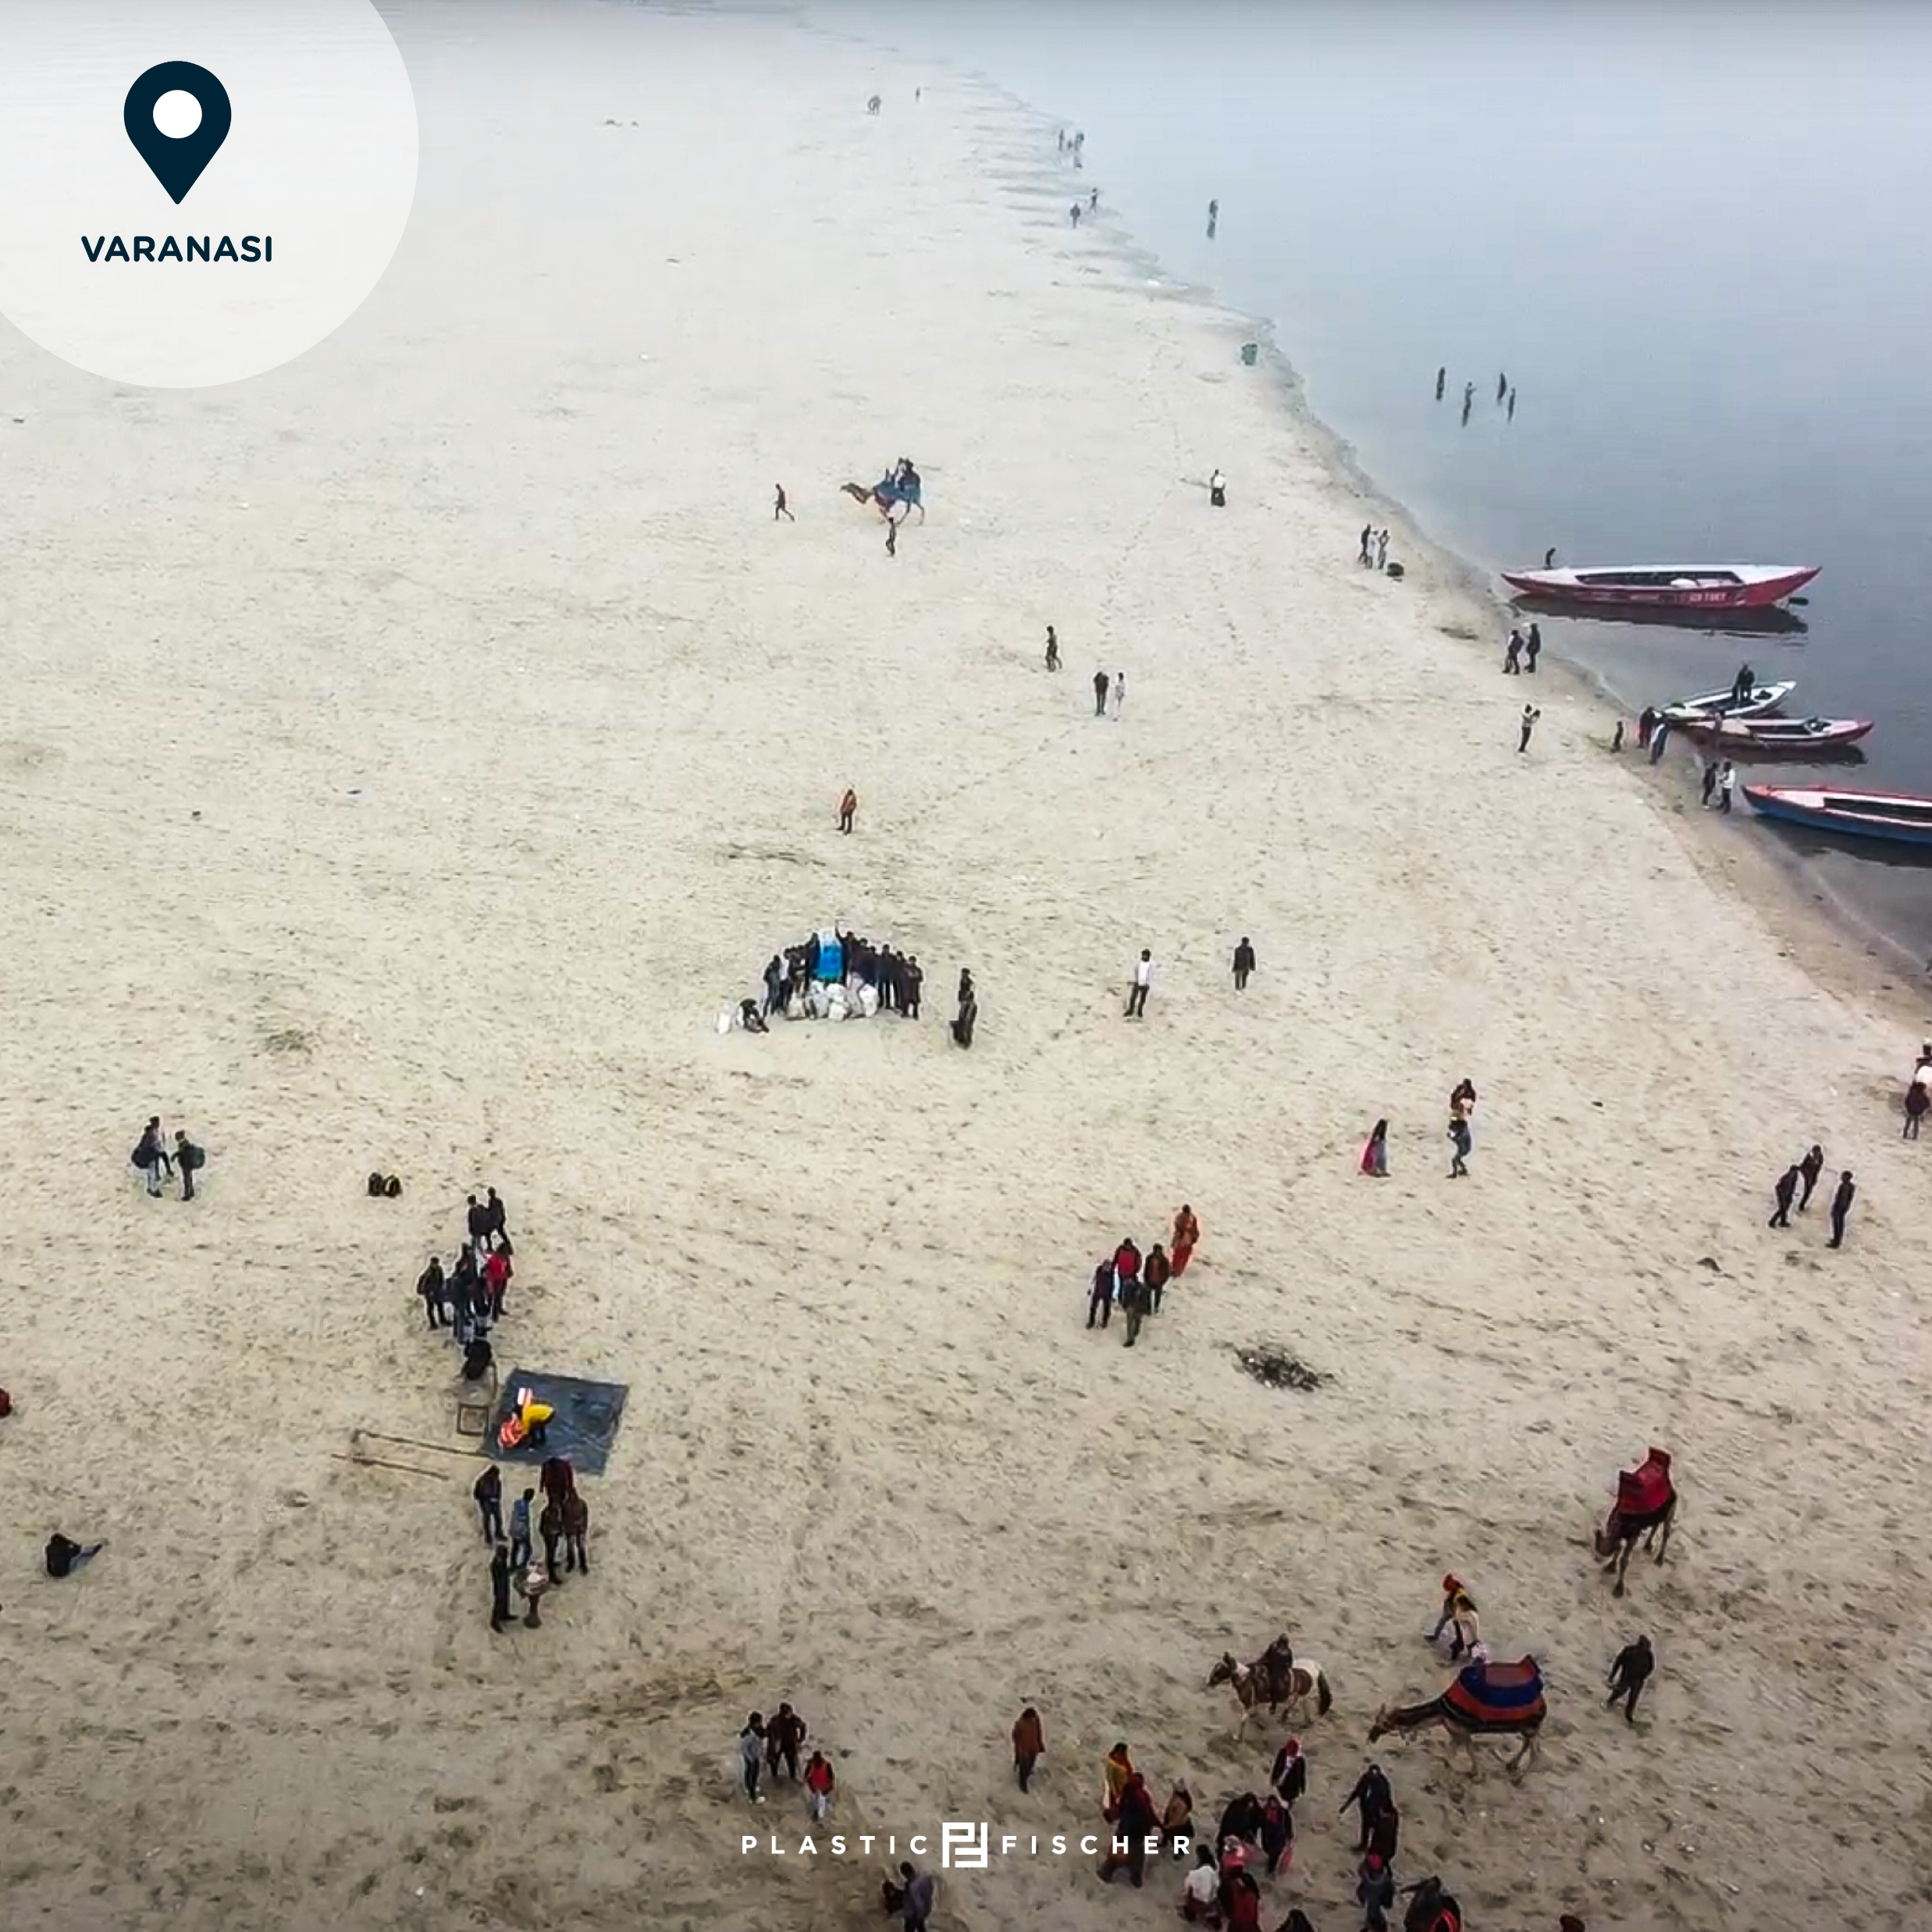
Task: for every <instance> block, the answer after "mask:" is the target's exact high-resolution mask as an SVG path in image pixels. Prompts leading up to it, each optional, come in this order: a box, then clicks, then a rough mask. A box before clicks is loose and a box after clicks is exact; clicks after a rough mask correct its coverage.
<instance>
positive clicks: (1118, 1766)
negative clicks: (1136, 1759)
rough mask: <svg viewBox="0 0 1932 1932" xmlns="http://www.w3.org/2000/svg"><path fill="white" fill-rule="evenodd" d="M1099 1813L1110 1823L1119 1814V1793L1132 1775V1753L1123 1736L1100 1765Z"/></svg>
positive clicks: (1123, 1789)
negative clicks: (1100, 1793)
mask: <svg viewBox="0 0 1932 1932" xmlns="http://www.w3.org/2000/svg"><path fill="white" fill-rule="evenodd" d="M1100 1774H1101V1781H1102V1783H1101V1791H1102V1796H1101V1807H1100V1815H1101V1816H1102V1817H1103V1818H1105V1820H1107V1821H1108V1823H1110V1824H1111V1823H1112V1822H1113V1820H1115V1818H1116V1817H1118V1816H1119V1813H1120V1799H1121V1794H1122V1793H1123V1791H1126V1788H1127V1781H1128V1780H1129V1779H1130V1777H1133V1753H1132V1752H1130V1751H1129V1750H1128V1749H1127V1745H1126V1740H1125V1739H1124V1738H1123V1739H1122V1741H1121V1742H1119V1744H1117V1745H1115V1746H1114V1748H1113V1749H1112V1750H1111V1751H1109V1752H1108V1753H1107V1761H1106V1762H1105V1763H1104V1764H1103V1765H1101V1767H1100Z"/></svg>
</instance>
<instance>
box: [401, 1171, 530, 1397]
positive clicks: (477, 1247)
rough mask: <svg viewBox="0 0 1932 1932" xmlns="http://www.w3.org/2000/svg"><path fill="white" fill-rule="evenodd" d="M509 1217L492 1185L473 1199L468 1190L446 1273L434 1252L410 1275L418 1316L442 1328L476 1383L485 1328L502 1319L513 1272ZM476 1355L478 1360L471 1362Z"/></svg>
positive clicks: (483, 1359)
mask: <svg viewBox="0 0 1932 1932" xmlns="http://www.w3.org/2000/svg"><path fill="white" fill-rule="evenodd" d="M515 1253H516V1250H515V1247H514V1246H513V1245H512V1244H511V1239H510V1228H509V1215H508V1212H507V1210H506V1209H505V1208H504V1206H503V1201H502V1198H501V1197H500V1195H499V1194H497V1192H496V1189H495V1188H493V1187H491V1188H487V1189H486V1190H485V1196H484V1198H483V1199H482V1201H479V1200H478V1199H477V1198H476V1197H475V1195H474V1194H471V1196H470V1197H468V1201H467V1202H466V1203H465V1205H464V1236H463V1240H462V1243H461V1245H460V1246H459V1247H458V1248H457V1252H456V1259H455V1261H454V1262H453V1263H452V1264H451V1265H450V1268H449V1269H448V1270H447V1272H445V1270H444V1268H443V1261H442V1258H441V1257H440V1256H439V1255H435V1254H432V1255H431V1256H430V1257H429V1265H428V1266H427V1267H426V1268H424V1270H423V1271H422V1273H421V1274H420V1275H418V1276H417V1277H416V1293H417V1295H418V1297H419V1298H420V1299H421V1300H422V1309H423V1318H424V1320H425V1322H427V1324H428V1325H429V1327H431V1328H432V1329H443V1328H446V1327H447V1329H448V1330H449V1331H450V1339H451V1340H453V1341H454V1342H455V1343H456V1345H457V1347H458V1348H460V1349H461V1350H463V1351H464V1375H465V1376H466V1377H467V1379H468V1380H470V1381H471V1382H475V1381H479V1380H480V1379H482V1376H483V1375H485V1374H486V1373H487V1372H488V1371H489V1365H490V1361H491V1357H490V1352H489V1331H490V1329H491V1328H492V1327H493V1325H495V1324H496V1323H497V1322H500V1321H501V1320H502V1319H503V1297H505V1296H506V1295H507V1293H509V1291H510V1283H511V1277H512V1276H514V1273H515V1272H516V1270H515V1267H514V1255H515ZM479 1356H480V1362H479V1365H478V1366H476V1367H475V1368H472V1367H471V1362H472V1361H473V1360H476V1359H477V1358H478V1357H479Z"/></svg>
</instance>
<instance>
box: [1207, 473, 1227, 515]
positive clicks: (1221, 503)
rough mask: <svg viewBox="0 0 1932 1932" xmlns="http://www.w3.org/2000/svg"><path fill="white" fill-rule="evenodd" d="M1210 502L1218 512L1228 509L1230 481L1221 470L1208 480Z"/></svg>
mask: <svg viewBox="0 0 1932 1932" xmlns="http://www.w3.org/2000/svg"><path fill="white" fill-rule="evenodd" d="M1208 502H1209V503H1212V505H1213V506H1214V507H1215V509H1217V510H1225V509H1226V508H1227V507H1228V479H1226V477H1225V476H1223V475H1222V474H1221V472H1220V471H1219V470H1216V471H1214V472H1213V473H1212V475H1210V476H1209V477H1208Z"/></svg>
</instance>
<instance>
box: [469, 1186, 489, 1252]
mask: <svg viewBox="0 0 1932 1932" xmlns="http://www.w3.org/2000/svg"><path fill="white" fill-rule="evenodd" d="M464 1226H465V1227H466V1228H467V1229H468V1231H469V1240H470V1246H471V1247H472V1248H473V1249H474V1250H475V1251H476V1252H477V1253H478V1254H482V1251H483V1249H484V1247H486V1245H487V1244H488V1242H489V1209H488V1208H486V1207H484V1206H482V1204H480V1203H479V1201H478V1200H477V1198H476V1197H475V1195H474V1194H471V1196H470V1197H469V1205H468V1209H467V1210H466V1212H465V1213H464Z"/></svg>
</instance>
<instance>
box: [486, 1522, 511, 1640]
mask: <svg viewBox="0 0 1932 1932" xmlns="http://www.w3.org/2000/svg"><path fill="white" fill-rule="evenodd" d="M509 1621H510V1546H509V1545H508V1544H507V1543H506V1542H499V1543H498V1544H497V1545H496V1548H495V1549H493V1550H492V1551H491V1552H490V1553H489V1627H490V1628H491V1629H492V1630H493V1631H498V1630H501V1629H502V1628H503V1627H504V1626H505V1625H506V1624H507V1623H508V1622H509Z"/></svg>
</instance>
